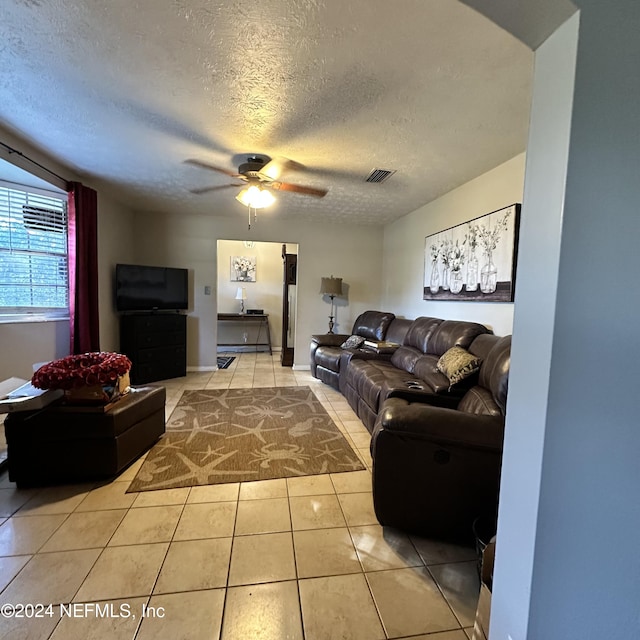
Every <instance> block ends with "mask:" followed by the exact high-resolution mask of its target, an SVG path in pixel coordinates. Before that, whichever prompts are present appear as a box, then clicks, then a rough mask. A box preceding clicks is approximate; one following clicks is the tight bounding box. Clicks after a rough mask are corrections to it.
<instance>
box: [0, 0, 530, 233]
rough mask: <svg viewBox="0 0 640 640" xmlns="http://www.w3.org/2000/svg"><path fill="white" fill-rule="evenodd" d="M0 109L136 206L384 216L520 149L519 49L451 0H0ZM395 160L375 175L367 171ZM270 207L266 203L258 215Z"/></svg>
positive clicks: (523, 95)
mask: <svg viewBox="0 0 640 640" xmlns="http://www.w3.org/2000/svg"><path fill="white" fill-rule="evenodd" d="M0 42H1V43H2V45H0V122H1V123H2V124H3V126H5V127H6V128H7V129H9V130H10V131H12V132H15V133H17V134H18V135H19V136H22V137H23V138H24V139H26V140H28V141H30V142H32V143H33V144H35V145H36V146H37V147H39V148H41V149H42V150H44V151H46V152H47V153H49V154H50V155H52V156H53V157H54V158H56V159H57V160H59V161H60V162H61V163H63V164H65V165H66V166H68V167H70V168H72V169H73V170H74V171H76V172H78V173H80V174H81V175H83V176H87V177H88V178H91V180H92V182H96V183H97V184H99V185H100V186H101V187H102V188H105V189H107V188H108V189H109V190H110V192H111V193H112V195H113V196H115V197H116V198H117V199H118V200H120V201H122V202H124V203H127V204H128V205H129V206H131V207H132V208H134V209H139V210H152V211H155V210H157V211H175V210H178V209H179V210H181V211H185V210H186V211H193V212H199V213H202V214H207V215H211V214H214V215H229V216H232V215H238V214H239V213H240V214H241V213H242V211H243V207H242V205H240V204H239V203H238V202H236V201H235V199H234V195H235V194H236V190H235V189H222V190H219V191H213V192H210V193H207V194H204V195H194V194H192V193H190V190H191V189H196V188H200V187H206V186H216V185H224V184H228V183H229V182H230V181H231V180H230V178H228V177H227V176H225V175H223V174H221V173H216V172H212V171H208V170H205V169H202V168H199V167H195V166H191V165H188V164H185V163H184V160H186V159H187V158H194V159H198V160H202V161H205V162H209V163H211V164H215V165H217V166H221V167H224V168H226V169H228V170H231V171H235V170H237V166H238V164H239V162H242V161H243V160H244V159H246V156H247V155H248V154H252V153H258V154H266V155H269V156H271V157H275V156H284V157H286V158H290V159H292V160H295V161H296V162H299V163H301V164H302V165H304V167H305V168H304V169H300V170H296V171H292V172H289V173H287V174H286V175H285V176H284V177H283V178H284V179H286V180H287V181H289V182H293V183H299V184H307V185H311V186H315V187H322V188H327V189H328V191H329V192H328V194H327V196H326V197H325V198H323V199H316V198H312V197H305V196H302V195H299V194H294V193H282V192H281V193H276V197H277V199H278V202H277V204H276V205H274V207H273V215H278V216H290V217H295V218H296V219H304V220H317V219H321V220H331V221H342V222H354V223H357V224H382V223H386V222H389V221H391V220H394V219H396V218H398V217H400V216H402V215H404V214H406V213H408V212H410V211H413V210H414V209H416V208H417V207H419V206H421V205H422V204H425V203H426V202H429V201H431V200H433V199H435V198H437V197H439V196H440V195H442V194H443V193H446V192H447V191H449V190H451V189H452V188H455V187H456V186H458V185H460V184H463V183H464V182H466V181H468V180H469V179H472V178H474V177H476V176H478V175H480V174H481V173H483V172H485V171H487V170H489V169H491V168H493V167H495V166H496V165H498V164H500V163H501V162H504V161H506V160H508V159H509V158H512V157H513V156H515V155H516V154H518V153H520V152H522V151H524V149H525V143H526V134H527V126H528V114H529V102H530V84H531V74H532V63H533V54H532V52H531V50H530V49H529V48H527V47H526V46H525V45H524V44H522V43H521V42H520V41H518V40H516V39H515V38H514V37H513V36H511V35H509V34H508V33H507V32H505V31H503V30H501V29H500V28H498V27H497V26H496V25H495V24H493V23H492V22H490V21H489V20H487V19H486V18H485V17H483V16H481V15H480V14H478V13H476V12H475V11H474V10H472V9H470V8H469V7H467V6H465V5H464V4H461V3H459V2H457V1H456V0H399V1H395V2H390V1H382V0H349V1H348V2H345V1H344V0H324V1H321V0H262V2H256V0H233V1H232V0H109V1H108V2H104V0H85V1H83V2H82V1H80V0H46V1H45V0H3V2H2V20H1V21H0ZM376 167H377V168H383V169H392V170H396V171H397V172H396V173H395V174H394V175H393V176H392V177H391V178H389V179H388V180H387V181H386V182H384V183H382V184H368V183H365V182H364V178H365V177H366V175H367V174H368V173H369V172H370V171H371V169H373V168H376ZM270 215H271V214H270Z"/></svg>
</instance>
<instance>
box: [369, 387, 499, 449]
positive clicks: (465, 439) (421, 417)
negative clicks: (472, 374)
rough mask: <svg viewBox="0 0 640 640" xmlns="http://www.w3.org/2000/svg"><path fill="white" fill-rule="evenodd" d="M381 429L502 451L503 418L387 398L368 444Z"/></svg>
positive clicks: (380, 432)
mask: <svg viewBox="0 0 640 640" xmlns="http://www.w3.org/2000/svg"><path fill="white" fill-rule="evenodd" d="M383 432H385V433H386V434H388V435H389V436H396V437H399V438H404V439H407V438H410V439H415V440H430V441H432V442H433V441H437V442H440V443H447V444H453V445H461V446H465V447H473V448H477V449H486V450H491V451H502V442H503V436H504V419H503V418H502V417H495V416H488V415H478V414H472V413H465V412H463V411H458V410H457V409H448V408H444V407H435V406H430V405H427V404H422V403H410V402H408V401H406V400H403V399H401V398H390V399H389V400H387V401H386V402H385V403H384V405H383V407H382V410H381V411H380V414H379V416H378V420H377V421H376V426H375V429H374V432H373V438H372V447H374V446H375V441H376V439H377V437H378V436H379V435H381V434H382V433H383Z"/></svg>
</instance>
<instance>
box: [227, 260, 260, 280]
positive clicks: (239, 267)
mask: <svg viewBox="0 0 640 640" xmlns="http://www.w3.org/2000/svg"><path fill="white" fill-rule="evenodd" d="M255 281H256V257H255V256H231V282H255Z"/></svg>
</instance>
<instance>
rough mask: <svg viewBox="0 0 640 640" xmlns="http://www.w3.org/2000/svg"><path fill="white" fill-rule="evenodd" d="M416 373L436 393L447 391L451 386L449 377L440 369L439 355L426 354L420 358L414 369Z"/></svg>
mask: <svg viewBox="0 0 640 640" xmlns="http://www.w3.org/2000/svg"><path fill="white" fill-rule="evenodd" d="M413 373H414V375H416V376H418V378H420V379H421V380H424V382H425V383H426V384H427V386H428V387H429V388H430V389H431V390H432V391H434V392H435V393H446V392H447V391H448V390H449V388H450V387H451V382H449V378H447V376H445V375H444V374H443V373H442V372H441V371H438V357H437V356H432V355H426V356H422V357H420V358H418V360H417V361H416V365H415V367H414V369H413Z"/></svg>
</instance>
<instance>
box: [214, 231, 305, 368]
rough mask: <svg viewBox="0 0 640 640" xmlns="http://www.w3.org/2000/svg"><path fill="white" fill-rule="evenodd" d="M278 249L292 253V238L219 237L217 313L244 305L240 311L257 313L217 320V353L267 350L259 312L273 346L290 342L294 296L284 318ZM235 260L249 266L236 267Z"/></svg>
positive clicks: (235, 310) (282, 273)
mask: <svg viewBox="0 0 640 640" xmlns="http://www.w3.org/2000/svg"><path fill="white" fill-rule="evenodd" d="M283 253H286V254H288V255H296V256H297V254H298V245H297V243H282V242H258V241H253V240H252V241H243V240H218V242H217V287H216V293H217V309H218V314H219V316H220V315H223V314H224V315H229V314H238V315H239V314H241V313H242V312H243V311H244V315H256V322H251V321H248V320H247V321H242V322H218V340H217V343H218V348H217V351H218V353H228V352H229V353H230V352H239V353H243V352H247V353H255V352H267V353H268V352H269V346H268V342H267V335H266V329H265V323H264V322H260V321H259V320H258V318H259V317H261V316H266V317H267V318H266V322H267V323H268V331H269V337H270V343H271V349H272V350H273V352H275V353H281V352H282V349H283V346H284V347H285V348H286V347H292V345H293V344H294V341H295V317H296V311H297V309H296V307H295V298H294V302H293V304H291V303H290V301H289V300H288V301H287V302H289V305H288V306H289V307H290V308H289V313H288V318H285V316H284V309H283V308H284V307H286V306H287V305H285V304H284V303H285V299H284V291H285V288H286V287H285V270H284V266H283ZM243 259H244V260H243ZM238 266H241V267H243V268H244V267H247V266H248V267H249V269H248V270H245V269H240V270H239V269H238V268H237V267H238ZM242 296H244V298H242ZM287 319H288V320H289V322H287ZM284 328H286V333H285V334H283V329H284ZM283 338H284V339H285V340H286V343H287V344H285V345H283ZM282 355H284V354H282ZM291 355H292V353H291ZM283 364H284V363H283Z"/></svg>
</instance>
